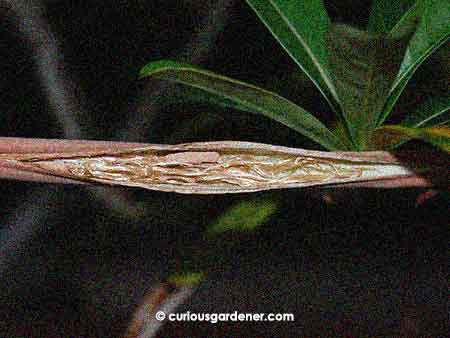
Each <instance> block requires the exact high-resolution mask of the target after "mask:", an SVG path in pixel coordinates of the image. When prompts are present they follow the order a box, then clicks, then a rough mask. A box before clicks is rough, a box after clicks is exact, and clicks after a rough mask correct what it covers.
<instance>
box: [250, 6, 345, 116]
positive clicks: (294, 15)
mask: <svg viewBox="0 0 450 338" xmlns="http://www.w3.org/2000/svg"><path fill="white" fill-rule="evenodd" d="M247 3H248V4H249V5H250V7H251V8H252V9H253V10H254V11H255V13H256V14H257V15H258V17H259V18H260V19H261V21H262V22H263V23H264V24H265V25H266V27H267V28H268V29H269V31H270V32H271V33H272V35H273V36H274V37H275V39H276V40H277V41H278V42H279V43H280V44H281V45H282V46H283V48H284V49H285V50H286V52H287V53H288V54H289V55H290V56H291V58H292V59H293V60H294V61H295V62H296V63H297V65H298V66H299V67H300V68H301V69H302V70H303V71H304V72H305V73H306V74H307V75H308V77H309V78H310V79H311V80H312V81H313V82H314V84H315V85H316V86H317V88H318V89H319V90H320V92H321V93H322V94H323V95H324V96H325V98H326V99H327V101H328V103H329V104H330V106H331V107H332V108H333V110H334V111H335V112H339V111H340V110H339V98H338V96H337V93H336V90H335V88H334V84H333V82H332V80H331V77H330V74H329V69H328V55H327V48H326V44H325V39H326V34H327V32H328V28H329V25H330V19H329V17H328V14H327V12H326V9H325V7H324V5H323V2H322V1H321V0H307V1H298V0H247Z"/></svg>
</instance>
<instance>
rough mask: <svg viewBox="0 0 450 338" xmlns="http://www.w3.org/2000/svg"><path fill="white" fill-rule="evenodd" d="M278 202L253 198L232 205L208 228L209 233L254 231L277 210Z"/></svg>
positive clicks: (209, 234) (210, 234)
mask: <svg viewBox="0 0 450 338" xmlns="http://www.w3.org/2000/svg"><path fill="white" fill-rule="evenodd" d="M276 208H277V205H276V202H275V201H273V200H271V199H253V200H249V201H243V202H240V203H238V204H237V205H235V206H232V207H231V208H230V209H229V210H228V211H226V212H225V213H223V214H222V215H221V216H220V217H219V219H218V220H217V221H216V222H215V223H213V224H212V225H211V226H210V227H209V228H208V230H207V235H208V236H212V235H217V234H220V233H223V232H227V231H252V230H254V229H256V228H257V227H258V226H260V225H262V224H263V223H264V222H265V221H267V219H268V218H269V217H270V216H271V215H272V214H273V213H274V212H275V211H276Z"/></svg>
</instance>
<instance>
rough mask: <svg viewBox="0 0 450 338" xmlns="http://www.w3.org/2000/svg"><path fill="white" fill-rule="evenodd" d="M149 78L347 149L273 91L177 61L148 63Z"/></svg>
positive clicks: (329, 146) (143, 73)
mask: <svg viewBox="0 0 450 338" xmlns="http://www.w3.org/2000/svg"><path fill="white" fill-rule="evenodd" d="M147 76H151V77H153V78H158V79H163V80H168V81H172V82H176V83H180V84H184V85H186V86H189V87H192V88H196V89H199V90H201V91H202V92H203V94H204V95H206V96H208V97H210V98H212V100H213V101H215V102H221V104H223V105H226V106H229V107H232V108H235V109H241V110H244V111H248V112H252V113H258V114H262V115H264V116H266V117H269V118H271V119H274V120H275V121H278V122H280V123H283V124H284V125H286V126H288V127H289V128H292V129H294V130H296V131H297V132H299V133H301V134H302V135H305V136H306V137H309V138H310V139H312V140H314V141H316V142H317V143H319V144H321V145H322V146H323V147H325V148H326V149H328V150H337V149H345V146H344V145H343V144H342V142H340V140H339V139H338V138H337V137H336V136H335V135H334V134H333V133H332V132H331V131H330V130H329V129H328V128H327V127H326V126H325V125H324V124H323V123H322V122H320V121H319V120H318V119H317V118H316V117H314V116H313V115H312V114H311V113H309V112H307V111H306V110H304V109H303V108H301V107H299V106H297V105H296V104H295V103H293V102H291V101H289V100H287V99H285V98H283V97H281V96H279V95H278V94H275V93H273V92H270V91H267V90H264V89H262V88H259V87H256V86H253V85H251V84H248V83H245V82H242V81H238V80H235V79H231V78H228V77H225V76H222V75H218V74H215V73H213V72H210V71H206V70H203V69H201V68H199V67H196V66H191V65H187V64H182V63H178V62H174V61H156V62H151V63H149V64H148V65H146V66H145V67H144V68H143V69H142V70H141V72H140V77H141V78H143V77H147Z"/></svg>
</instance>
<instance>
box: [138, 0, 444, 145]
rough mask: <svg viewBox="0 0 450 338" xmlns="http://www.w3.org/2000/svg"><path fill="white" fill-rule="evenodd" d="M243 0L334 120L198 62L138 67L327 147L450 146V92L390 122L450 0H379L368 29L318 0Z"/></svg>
mask: <svg viewBox="0 0 450 338" xmlns="http://www.w3.org/2000/svg"><path fill="white" fill-rule="evenodd" d="M247 3H248V5H249V6H250V7H251V8H252V9H253V11H254V12H255V14H256V15H257V16H258V17H259V19H260V20H261V21H262V22H263V23H264V25H265V26H266V27H267V29H268V30H269V31H270V33H271V34H272V36H273V37H274V38H275V39H276V40H277V42H278V43H279V44H280V45H281V46H282V47H283V49H284V50H285V51H286V52H287V53H288V54H289V56H290V57H291V58H292V60H293V61H294V62H295V63H296V64H297V65H298V67H299V69H300V70H301V71H302V72H304V73H305V74H306V75H307V76H308V77H309V79H310V80H311V81H312V82H313V83H314V85H315V86H316V87H317V89H318V90H319V91H320V93H321V94H322V95H323V97H324V98H325V99H326V101H327V102H328V104H329V106H330V109H331V110H332V111H333V112H334V113H335V116H336V122H335V124H334V128H330V127H329V126H327V125H326V124H325V123H323V122H322V121H320V120H319V119H318V118H317V117H315V116H314V114H312V113H311V112H309V111H307V110H305V109H304V108H302V107H301V106H300V105H298V104H297V103H295V102H292V101H291V100H288V99H287V98H284V97H282V96H281V95H279V94H277V93H274V92H271V91H268V90H265V89H263V88H259V87H257V86H254V85H252V84H249V83H246V82H243V81H239V80H237V79H232V78H230V77H227V76H223V75H219V74H216V73H214V72H211V71H208V70H205V69H202V68H200V67H197V66H194V65H189V64H184V63H180V62H176V61H172V60H160V61H156V62H151V63H149V64H147V65H146V66H145V67H143V69H142V70H141V72H140V77H141V78H143V77H152V78H155V79H160V80H166V81H170V82H174V83H177V84H180V85H182V86H183V90H181V91H180V93H179V95H177V97H178V99H180V101H182V102H187V101H188V102H209V103H212V104H216V105H219V106H222V107H228V108H233V109H236V110H241V111H244V112H249V113H255V114H262V115H264V116H266V117H268V118H271V119H274V120H275V121H277V122H279V123H282V124H284V125H286V126H287V127H289V128H291V129H293V130H295V131H297V132H299V133H300V134H302V135H304V136H306V137H308V138H310V139H311V140H313V141H315V142H317V143H319V144H320V145H321V146H322V147H324V148H325V149H327V150H330V151H336V150H352V151H364V150H370V149H389V148H393V147H397V146H399V145H401V144H403V143H404V142H405V141H407V140H409V139H411V138H419V139H423V140H425V141H428V142H431V143H433V144H435V145H436V146H438V147H441V148H442V149H444V150H448V149H449V145H450V128H449V127H448V125H449V122H450V114H449V108H450V94H447V95H442V94H439V95H436V96H430V97H428V98H427V100H426V102H425V104H423V105H420V106H419V107H417V110H416V111H413V112H411V113H410V114H408V116H406V117H405V118H404V120H403V121H401V122H400V123H399V124H397V125H395V126H393V125H390V124H388V123H389V118H390V117H391V115H392V111H393V109H394V106H395V105H396V103H397V101H398V99H399V97H400V96H401V95H402V93H403V91H404V90H405V87H406V85H407V83H408V82H409V80H410V79H411V78H412V76H413V74H414V73H415V71H416V70H417V69H418V67H419V66H420V65H421V64H423V62H424V61H425V60H426V59H427V58H428V57H429V56H430V55H431V54H432V53H433V52H435V51H436V50H437V49H439V48H440V47H441V46H444V48H445V46H446V45H445V43H446V42H447V41H448V39H449V36H450V25H449V24H448V23H449V22H450V10H449V3H448V0H415V1H413V0H398V1H392V0H390V1H388V0H376V1H374V2H373V6H372V8H371V13H370V18H369V24H368V26H367V29H366V30H358V29H356V28H353V27H350V26H348V25H344V24H337V23H333V22H331V20H330V18H329V16H328V13H327V11H326V9H325V7H324V4H323V2H322V1H321V0H306V1H296V0H247ZM436 140H438V141H436Z"/></svg>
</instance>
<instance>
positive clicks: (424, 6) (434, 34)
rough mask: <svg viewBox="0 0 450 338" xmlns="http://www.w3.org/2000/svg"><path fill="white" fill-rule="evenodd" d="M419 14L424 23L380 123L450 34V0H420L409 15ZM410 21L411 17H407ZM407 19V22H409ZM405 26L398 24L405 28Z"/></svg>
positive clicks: (399, 27) (407, 53) (405, 60)
mask: <svg viewBox="0 0 450 338" xmlns="http://www.w3.org/2000/svg"><path fill="white" fill-rule="evenodd" d="M416 11H417V15H419V17H420V23H419V25H418V27H417V30H416V32H415V34H414V36H413V37H412V38H411V40H410V42H409V45H408V48H407V50H406V53H405V56H404V58H403V62H402V64H401V67H400V70H399V72H398V74H397V77H396V79H395V81H394V83H393V85H392V88H391V91H390V94H389V98H388V101H387V103H386V105H385V106H384V109H383V113H382V114H381V116H380V118H379V120H378V126H380V125H381V124H382V123H383V122H384V121H385V120H386V118H387V117H388V116H389V114H390V112H391V111H392V108H393V107H394V105H395V103H396V102H397V100H398V98H399V97H400V94H401V93H402V92H403V90H404V88H405V86H406V84H407V82H408V81H409V79H410V78H411V77H412V76H413V74H414V72H415V71H416V69H417V68H418V67H419V66H420V65H421V64H422V63H423V62H424V61H425V60H426V59H427V58H428V57H429V56H430V55H431V54H432V53H433V52H434V51H435V50H436V49H438V48H439V47H440V46H441V45H443V44H444V43H445V42H446V41H447V40H448V38H449V36H450V24H449V22H450V10H449V2H448V0H418V1H417V6H413V7H412V8H411V9H410V11H408V12H410V13H407V14H405V15H406V16H408V15H409V16H414V15H415V13H416ZM406 21H407V20H406ZM406 21H405V22H406ZM401 26H402V25H399V26H398V27H396V29H397V30H401V29H402V27H401Z"/></svg>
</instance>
